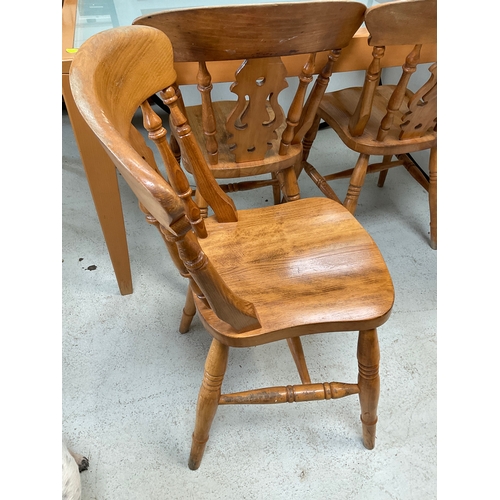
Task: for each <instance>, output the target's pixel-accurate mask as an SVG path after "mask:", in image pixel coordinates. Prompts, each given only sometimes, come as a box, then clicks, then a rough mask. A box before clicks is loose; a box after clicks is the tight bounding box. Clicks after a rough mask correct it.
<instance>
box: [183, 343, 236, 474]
mask: <svg viewBox="0 0 500 500" xmlns="http://www.w3.org/2000/svg"><path fill="white" fill-rule="evenodd" d="M228 352H229V347H228V346H226V345H224V344H221V343H220V342H219V341H218V340H215V339H213V340H212V344H211V346H210V350H209V351H208V356H207V360H206V362H205V375H204V377H203V382H202V384H201V389H200V393H199V395H198V404H197V407H196V423H195V428H194V432H193V441H192V444H191V454H190V456H189V463H188V466H189V468H190V469H191V470H196V469H198V467H199V466H200V463H201V459H202V458H203V453H204V451H205V446H206V444H207V441H208V434H209V432H210V427H211V426H212V421H213V419H214V417H215V413H216V412H217V407H218V406H219V398H220V393H221V386H222V381H223V380H224V374H225V373H226V367H227V358H228Z"/></svg>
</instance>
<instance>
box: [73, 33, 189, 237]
mask: <svg viewBox="0 0 500 500" xmlns="http://www.w3.org/2000/svg"><path fill="white" fill-rule="evenodd" d="M136 29H137V28H131V27H123V28H118V29H113V30H108V31H105V32H102V33H99V34H97V35H96V36H94V37H91V38H90V39H89V40H87V41H86V42H85V43H84V44H83V45H82V47H81V48H80V49H79V51H78V53H77V54H76V56H75V59H74V62H73V64H72V65H71V73H70V83H71V91H72V93H73V95H74V98H75V102H76V104H77V106H78V108H79V110H80V113H81V114H82V116H83V118H84V119H85V120H86V122H87V123H88V124H89V126H90V128H91V129H92V130H93V131H94V133H95V134H96V136H97V137H98V139H99V140H100V141H101V143H102V144H103V146H104V148H105V149H106V151H107V152H108V154H109V155H110V157H111V159H112V160H113V163H114V164H115V166H116V168H117V169H118V170H119V171H120V173H121V174H122V175H123V177H124V178H125V180H126V181H127V183H128V184H129V185H130V187H131V189H132V190H133V192H134V193H135V195H136V196H137V198H138V199H139V200H140V202H141V203H142V204H143V205H144V207H145V208H146V209H147V210H148V212H149V213H150V214H152V215H153V216H154V217H155V219H156V220H157V221H158V222H159V223H160V224H161V225H162V226H164V227H165V228H168V227H170V226H171V225H172V224H173V223H174V222H175V221H178V220H179V219H181V220H183V219H184V210H183V207H182V203H181V201H180V200H179V198H178V196H176V194H175V193H174V191H173V190H172V187H171V186H170V185H169V184H168V182H167V181H165V179H164V178H163V177H162V176H161V175H160V174H159V173H158V172H157V171H155V169H154V168H152V167H151V166H150V165H148V163H147V162H146V161H145V159H144V158H142V157H141V155H140V154H139V153H138V152H137V151H136V150H135V149H134V147H133V146H132V144H131V143H130V134H131V121H132V117H133V115H134V114H135V112H136V111H137V109H138V108H139V106H140V105H141V104H142V103H143V102H144V101H146V100H147V99H148V97H150V96H151V95H152V94H154V93H155V92H157V91H158V90H159V89H163V88H166V87H169V86H170V85H172V83H174V82H175V79H176V73H175V71H174V69H173V64H172V60H173V54H172V46H171V44H170V41H169V40H168V38H167V37H165V36H164V35H163V33H160V32H158V31H154V30H145V31H142V32H141V33H137V32H136ZM131 35H135V36H131ZM159 49H160V50H159Z"/></svg>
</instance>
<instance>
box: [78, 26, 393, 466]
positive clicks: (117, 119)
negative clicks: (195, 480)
mask: <svg viewBox="0 0 500 500" xmlns="http://www.w3.org/2000/svg"><path fill="white" fill-rule="evenodd" d="M172 57H173V54H172V46H171V43H170V41H169V39H168V37H167V36H166V35H165V34H164V33H162V32H161V31H159V30H156V29H154V28H151V27H145V26H127V27H120V28H114V29H111V30H108V31H104V32H101V33H98V34H96V35H94V36H93V37H91V38H90V39H89V40H88V41H86V42H85V43H84V44H83V45H82V47H81V48H80V49H79V51H78V53H77V54H76V57H75V59H74V62H73V64H72V66H71V72H70V83H71V90H72V93H73V95H74V98H75V102H76V104H77V106H78V108H79V110H80V112H81V114H82V116H83V117H84V119H85V120H86V122H87V123H88V125H89V126H90V128H91V129H92V130H93V131H94V133H95V134H96V136H97V137H98V138H99V140H100V141H101V143H102V145H103V147H104V148H105V149H106V151H107V152H108V154H109V156H110V157H111V159H112V160H113V162H114V164H115V165H116V167H117V169H118V170H119V171H120V172H121V174H122V176H123V178H124V179H125V180H126V181H127V183H128V184H129V185H130V187H131V189H132V190H133V192H134V193H135V194H136V195H137V198H138V200H139V202H140V207H141V209H142V210H143V212H144V213H145V214H146V219H147V221H148V222H149V223H151V224H154V225H155V226H156V227H157V228H158V229H159V231H160V234H161V235H162V237H163V239H164V241H165V243H166V246H167V248H168V250H169V253H170V255H171V257H172V259H173V261H174V263H175V264H176V266H177V268H178V270H179V272H180V273H181V275H182V276H185V277H186V278H188V279H189V283H190V293H189V295H188V300H187V304H186V309H185V311H187V313H184V314H183V318H182V320H181V328H180V329H181V330H186V329H187V327H189V323H190V321H191V317H192V314H194V312H195V309H196V311H197V312H198V314H199V317H200V319H201V322H202V323H203V325H204V327H205V328H206V330H207V331H208V332H209V333H210V335H211V336H212V337H213V340H212V343H211V347H210V350H209V352H208V356H207V360H206V365H205V375H204V378H203V382H202V385H201V389H200V393H199V398H198V405H197V410H196V422H195V428H194V433H193V437H192V448H191V454H190V458H189V467H190V468H191V469H197V468H198V467H199V465H200V462H201V459H202V456H203V453H204V449H205V444H206V442H207V440H208V433H209V430H210V426H211V423H212V420H213V418H214V416H215V413H216V411H217V408H218V406H219V405H225V404H242V403H245V404H256V403H261V404H271V403H284V402H292V401H311V400H322V399H332V398H333V399H334V398H340V397H343V396H347V395H352V394H358V396H359V401H360V405H361V422H362V428H363V442H364V445H365V446H366V447H367V448H368V449H372V448H373V447H374V445H375V429H376V423H377V404H378V398H379V390H380V389H379V384H380V381H379V380H380V379H379V371H378V370H379V346H378V340H377V328H378V327H379V326H380V325H382V324H383V323H385V321H386V320H387V319H388V317H389V315H390V312H391V309H392V305H393V300H394V290H393V285H392V281H391V277H390V275H389V272H388V270H387V267H386V264H385V262H384V259H383V258H382V255H381V254H380V251H379V250H378V248H377V246H376V245H375V243H374V241H373V240H372V238H371V237H370V236H369V235H368V233H367V232H366V231H365V230H364V229H363V227H362V226H361V225H360V224H359V222H358V221H357V220H356V219H355V217H354V216H353V215H352V214H351V213H350V212H349V211H348V210H347V209H345V208H344V207H343V206H342V205H341V204H339V203H337V202H335V201H332V200H329V199H327V198H324V197H321V198H304V199H300V200H297V201H295V202H293V203H282V204H278V205H271V206H266V207H258V208H254V209H247V210H239V211H237V210H236V208H235V205H234V202H233V201H232V200H231V198H229V197H228V195H227V194H226V193H224V192H223V191H222V189H221V188H220V186H219V185H218V183H217V181H216V180H215V178H214V176H213V170H211V169H210V168H209V167H208V164H207V162H206V160H205V157H204V156H203V154H202V152H201V149H200V147H199V145H198V143H197V141H196V139H195V137H194V135H193V133H192V130H191V128H190V126H189V123H188V122H187V120H186V118H185V116H184V114H183V109H182V106H181V105H180V103H179V98H178V89H176V88H175V82H176V72H175V70H174V67H173V63H172ZM153 94H158V95H159V96H160V97H161V98H162V99H163V102H164V103H165V104H166V105H167V106H168V107H169V109H170V117H171V123H172V125H173V126H174V127H175V130H176V137H177V138H178V144H179V146H180V149H181V152H182V155H183V157H184V158H186V159H188V160H189V164H190V165H191V167H192V170H193V175H194V176H195V179H196V183H197V185H198V189H199V190H200V191H201V195H202V197H203V198H204V199H205V200H207V202H208V203H209V204H210V206H211V207H212V209H213V211H214V215H213V216H210V217H208V218H203V217H201V216H200V210H199V207H198V206H197V205H196V203H195V202H194V201H193V198H192V192H191V190H190V187H189V183H188V180H187V178H186V176H185V174H184V172H183V170H182V169H181V168H180V166H179V164H178V162H177V161H176V159H175V157H174V154H173V153H172V151H171V149H170V147H169V145H168V141H167V139H166V135H167V132H166V130H165V128H164V127H163V125H162V122H161V119H160V118H159V116H158V115H157V114H156V113H155V112H154V111H153V109H152V108H151V106H150V105H149V102H148V98H149V96H151V95H153ZM139 107H140V108H141V109H142V113H143V119H144V125H145V128H146V129H147V130H148V131H149V132H148V135H149V137H150V138H151V139H152V141H153V142H154V143H156V145H157V147H158V149H159V152H160V153H161V157H162V160H163V163H164V164H165V170H166V171H167V173H168V180H167V179H166V178H164V177H163V176H162V174H161V173H160V170H159V168H158V166H157V164H156V163H155V160H154V156H153V152H152V150H151V149H150V148H149V146H148V145H147V139H146V138H144V136H143V135H142V134H141V133H140V132H139V131H138V130H137V129H136V128H135V127H134V126H133V125H132V124H131V120H132V118H133V116H134V115H135V113H136V112H137V110H138V109H139ZM337 331H356V332H359V333H358V347H357V357H358V365H359V375H358V380H357V383H340V382H331V383H311V380H310V376H309V373H308V369H307V365H306V362H305V357H304V352H303V349H302V345H301V342H300V336H301V335H309V334H319V333H324V332H337ZM285 339H286V340H287V341H288V345H289V347H290V350H291V352H292V354H293V358H294V360H295V363H296V366H297V369H298V372H299V375H300V378H301V381H302V384H297V385H289V386H286V387H285V386H278V387H268V388H263V389H251V390H248V391H243V392H238V393H234V394H221V386H222V381H223V378H224V373H225V370H226V365H227V362H228V353H229V348H230V347H248V346H256V345H261V344H266V343H269V342H276V341H281V340H285ZM332 340H333V339H332Z"/></svg>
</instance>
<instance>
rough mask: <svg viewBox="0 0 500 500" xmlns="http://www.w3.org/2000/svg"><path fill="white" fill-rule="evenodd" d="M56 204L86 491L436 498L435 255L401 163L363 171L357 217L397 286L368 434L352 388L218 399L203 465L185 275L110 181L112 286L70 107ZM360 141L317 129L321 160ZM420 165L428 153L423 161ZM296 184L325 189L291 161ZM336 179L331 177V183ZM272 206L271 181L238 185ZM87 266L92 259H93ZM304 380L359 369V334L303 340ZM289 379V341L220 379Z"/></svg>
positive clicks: (134, 497)
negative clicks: (118, 207) (127, 291)
mask: <svg viewBox="0 0 500 500" xmlns="http://www.w3.org/2000/svg"><path fill="white" fill-rule="evenodd" d="M62 132H63V163H62V167H63V170H62V183H63V186H62V187H63V195H62V201H63V207H62V249H63V250H62V256H63V263H62V300H63V310H62V312H63V325H62V342H63V345H62V353H63V359H62V402H63V407H62V413H63V421H62V430H63V435H64V436H65V437H66V439H67V441H68V442H69V444H70V446H71V447H72V448H74V449H75V450H76V451H78V452H80V453H82V454H84V455H86V456H87V457H88V458H89V460H90V468H89V470H87V471H85V472H83V473H82V474H81V479H82V489H83V494H82V498H83V500H90V499H95V500H115V499H117V500H127V499H131V500H142V499H152V500H153V499H154V500H156V499H288V500H289V499H304V498H308V499H309V498H310V499H333V498H335V499H341V500H342V499H346V500H347V499H359V500H361V499H366V500H368V499H369V500H385V499H387V500H389V499H399V500H406V499H408V500H409V499H415V500H430V499H434V498H436V496H437V493H436V492H437V486H436V479H437V471H436V464H437V453H436V443H437V438H436V432H437V430H436V429H437V412H436V395H437V388H436V364H437V353H436V324H437V318H436V307H437V306H436V304H437V299H436V296H437V294H436V260H437V252H436V251H433V250H432V249H431V248H430V246H429V243H428V221H429V212H428V203H427V193H426V192H425V191H424V190H423V189H422V188H421V187H420V186H419V185H418V184H417V183H416V182H415V181H413V180H412V179H411V178H410V176H409V175H408V173H407V172H406V171H405V170H404V169H403V168H397V169H393V170H391V171H390V172H389V175H388V178H387V181H386V185H385V186H384V187H383V188H382V189H381V188H378V187H377V186H376V178H377V176H376V175H375V176H368V177H367V180H366V183H365V186H364V188H363V192H362V195H361V198H360V202H359V206H358V211H357V214H356V216H357V217H358V219H359V220H360V222H361V223H362V224H363V225H364V227H365V228H366V229H367V230H368V231H369V233H370V234H371V235H372V237H373V238H374V239H375V241H376V242H377V244H378V245H379V247H380V249H381V251H382V254H383V255H384V257H385V259H386V261H387V264H388V267H389V269H390V272H391V274H392V278H393V281H394V286H395V290H396V301H395V305H394V309H393V313H392V316H391V317H390V319H389V321H388V322H387V323H386V324H385V325H384V326H383V327H381V328H380V329H379V339H380V349H381V363H380V375H381V396H380V403H379V423H378V428H377V444H376V447H375V449H374V450H373V451H367V450H366V449H365V448H364V447H363V445H362V442H361V425H360V422H359V403H358V400H357V398H356V397H349V398H344V399H341V400H335V401H323V402H309V403H301V404H287V405H271V406H234V407H231V406H227V407H220V408H219V410H218V413H217V415H216V417H215V420H214V424H213V427H212V430H211V434H210V440H209V442H208V445H207V449H206V452H205V456H204V458H203V462H202V465H201V467H200V469H199V470H197V471H194V472H193V471H191V470H189V469H188V467H187V460H188V455H189V449H190V442H191V433H192V430H193V425H194V418H195V405H196V399H197V395H198V389H199V387H200V383H201V379H202V374H203V364H204V360H205V356H206V354H207V351H208V347H209V344H210V336H209V335H208V334H207V333H206V332H205V331H204V329H203V328H202V326H201V324H200V322H199V320H198V319H197V318H196V317H195V319H194V321H193V324H192V327H191V331H190V332H189V333H187V334H185V335H181V334H179V333H178V331H177V328H178V323H179V319H180V313H181V310H182V307H183V302H184V298H185V290H186V283H185V282H184V281H183V279H182V278H181V277H180V276H179V275H178V274H177V272H176V270H175V268H174V266H173V265H172V263H171V262H170V260H169V256H168V254H167V252H166V250H165V248H164V246H163V242H162V241H161V239H160V236H159V235H158V234H157V232H156V230H155V228H153V227H151V226H149V225H148V224H147V223H146V222H145V221H144V219H143V215H142V213H141V212H140V210H139V208H138V206H137V202H136V200H135V198H134V196H133V194H132V193H131V191H130V190H129V189H128V187H127V186H126V184H125V183H124V182H123V179H121V178H120V179H119V180H120V186H121V193H122V202H123V210H124V217H125V223H126V228H127V234H128V242H129V251H130V259H131V267H132V275H133V284H134V293H133V294H132V295H128V296H121V295H120V293H119V291H118V287H117V284H116V280H115V276H114V273H113V269H112V266H111V263H110V260H109V257H108V253H107V249H106V245H105V243H104V239H103V236H102V232H101V229H100V226H99V223H98V219H97V215H96V212H95V209H94V206H93V203H92V199H91V196H90V192H89V189H88V185H87V182H86V178H85V174H84V171H83V168H82V164H81V160H80V157H79V154H78V150H77V148H76V145H75V141H74V137H73V133H72V130H71V126H70V123H69V120H68V117H67V115H66V113H65V112H64V111H63V115H62ZM355 158H356V155H355V154H353V153H352V152H350V151H349V150H347V148H345V147H344V146H343V145H342V144H340V143H339V141H338V140H336V138H335V135H334V133H333V132H332V131H331V130H328V129H327V130H322V131H320V132H319V134H318V139H317V141H316V143H315V145H314V147H313V150H312V152H311V156H310V161H311V162H312V163H313V164H314V165H315V166H316V167H317V168H318V170H319V171H320V172H323V173H325V172H327V171H328V167H329V165H331V164H332V163H333V162H335V164H336V166H337V168H347V167H350V166H352V165H353V164H354V161H355ZM422 166H423V167H426V165H425V164H423V165H422ZM299 183H300V185H301V190H302V196H303V197H311V196H321V193H320V192H319V191H318V190H317V188H316V187H315V186H314V185H313V184H312V182H311V181H310V180H309V178H308V177H307V176H306V175H305V174H303V176H302V177H301V178H300V180H299ZM346 186H347V185H346V183H345V181H337V183H336V184H335V187H336V191H337V192H338V193H339V195H341V196H343V195H344V194H345V190H346ZM235 200H236V203H237V205H238V207H248V206H252V205H258V204H269V203H271V202H272V201H271V200H272V198H271V192H270V189H263V190H259V191H252V192H249V193H240V194H237V195H235ZM94 266H95V269H94V270H91V269H93V268H94ZM303 343H304V350H305V353H306V357H307V359H308V364H309V369H310V373H311V376H312V378H313V379H314V380H315V381H321V382H323V381H327V380H328V381H331V380H343V381H352V382H355V381H356V377H357V364H356V335H355V334H352V333H337V334H324V335H319V336H309V337H306V338H304V339H303ZM295 383H299V379H298V375H297V374H296V371H295V368H294V365H293V361H292V359H291V356H290V354H289V352H288V350H287V346H286V343H285V342H283V343H275V344H273V345H266V346H262V347H258V348H251V349H238V350H236V349H234V350H232V351H231V353H230V359H229V365H228V371H227V375H226V379H225V382H224V386H223V388H224V391H232V390H243V389H247V388H250V387H258V386H266V385H287V384H295Z"/></svg>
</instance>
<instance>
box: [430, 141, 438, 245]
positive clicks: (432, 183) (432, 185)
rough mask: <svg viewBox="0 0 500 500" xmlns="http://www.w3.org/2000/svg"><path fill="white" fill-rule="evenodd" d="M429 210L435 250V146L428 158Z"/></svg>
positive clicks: (432, 241)
mask: <svg viewBox="0 0 500 500" xmlns="http://www.w3.org/2000/svg"><path fill="white" fill-rule="evenodd" d="M429 210H430V213H431V227H430V230H431V248H432V249H433V250H436V249H437V146H434V147H433V148H431V154H430V157H429Z"/></svg>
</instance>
